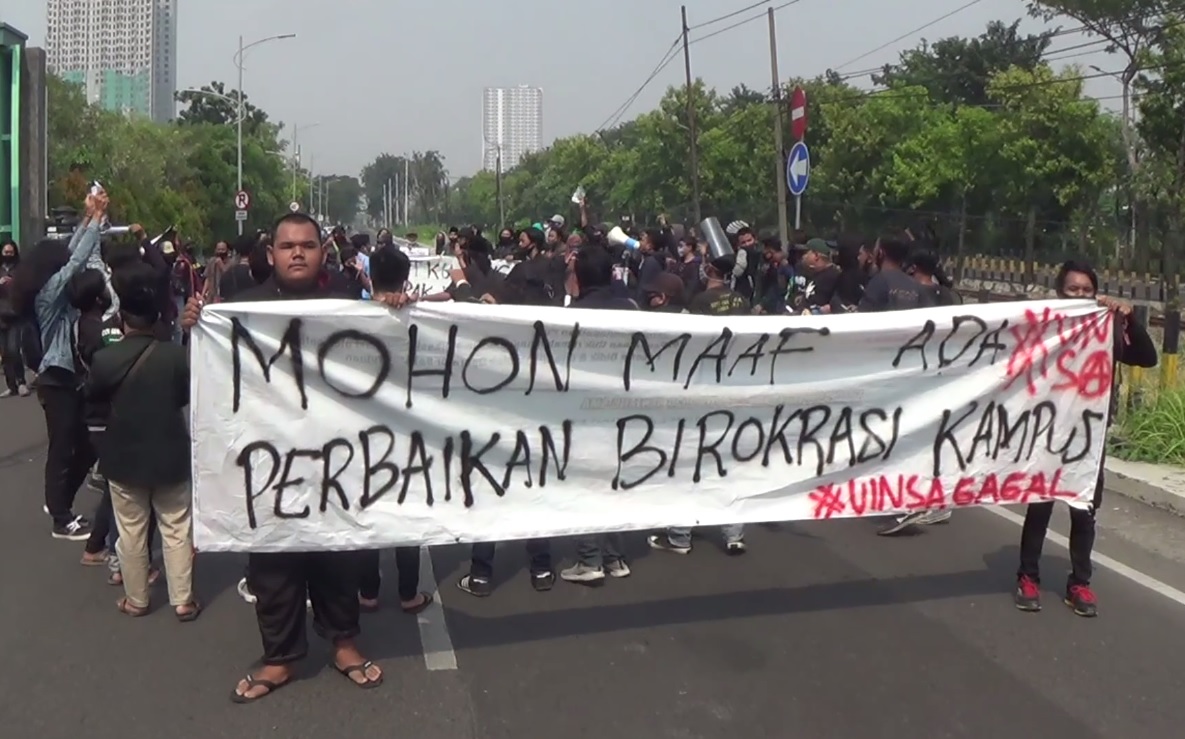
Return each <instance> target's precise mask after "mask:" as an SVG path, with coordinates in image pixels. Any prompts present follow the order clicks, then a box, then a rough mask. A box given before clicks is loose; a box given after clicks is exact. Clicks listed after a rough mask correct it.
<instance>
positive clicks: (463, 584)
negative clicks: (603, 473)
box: [450, 228, 564, 598]
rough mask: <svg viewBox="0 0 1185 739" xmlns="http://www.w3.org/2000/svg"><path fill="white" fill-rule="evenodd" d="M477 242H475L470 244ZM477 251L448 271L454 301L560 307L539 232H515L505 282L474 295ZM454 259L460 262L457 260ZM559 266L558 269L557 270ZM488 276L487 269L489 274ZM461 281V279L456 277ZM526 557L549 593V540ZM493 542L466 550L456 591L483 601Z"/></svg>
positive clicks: (535, 584)
mask: <svg viewBox="0 0 1185 739" xmlns="http://www.w3.org/2000/svg"><path fill="white" fill-rule="evenodd" d="M476 243H478V242H477V241H474V242H473V244H476ZM481 251H482V247H479V248H477V249H476V250H473V248H472V244H471V246H470V249H469V250H466V251H463V252H461V254H462V255H464V260H463V261H462V264H463V265H464V266H463V267H462V269H460V270H454V272H453V284H452V285H450V289H451V290H452V291H453V292H452V295H453V299H454V300H470V299H472V298H474V297H476V296H478V295H480V296H481V299H482V300H483V301H486V300H496V301H497V302H499V303H504V304H507V305H548V306H555V305H560V304H562V301H563V293H564V286H563V280H562V275H563V272H562V271H559V272H558V274H557V268H556V264H557V262H556V257H555V255H553V254H552V253H551V252H550V251H549V250H548V248H547V241H546V238H545V237H544V235H543V232H542V231H540V230H539V229H537V228H528V229H525V230H524V231H523V232H522V233H521V234H519V245H518V247H517V248H516V250H515V257H516V258H517V259H519V260H520V261H519V263H518V264H516V265H515V266H514V269H512V270H511V272H510V274H509V275H507V277H506V279H505V280H501V279H500V278H498V277H497V276H495V275H494V274H489V275H487V277H488V279H487V280H486V281H485V283H484V285H483V286H482V287H481V290H482V292H480V293H479V292H477V290H475V289H474V287H473V286H472V285H468V284H465V283H466V282H467V281H468V275H470V274H471V267H472V266H473V264H472V263H470V262H469V261H468V260H469V259H473V260H475V261H474V263H476V260H478V259H480V256H479V254H478V253H479V252H481ZM458 258H462V257H461V256H458ZM562 268H563V267H562V262H561V263H560V268H559V269H560V270H562ZM491 272H492V270H491ZM458 278H461V279H458ZM526 548H527V557H528V559H529V560H530V568H529V570H530V576H531V587H532V588H534V589H535V590H536V591H539V592H544V591H547V590H551V589H552V587H553V586H554V585H555V572H554V570H553V569H552V564H551V542H550V541H549V540H548V539H528V540H527V542H526ZM495 550H496V544H495V543H494V542H492V541H484V542H478V543H476V544H474V545H473V547H472V549H471V551H470V562H469V572H468V573H467V574H465V575H463V576H462V577H461V579H459V580H458V581H457V588H459V589H460V590H461V591H463V592H465V593H468V594H469V595H473V596H476V597H478V598H485V597H488V596H489V595H490V594H491V593H493V592H494V582H493V578H494V553H495Z"/></svg>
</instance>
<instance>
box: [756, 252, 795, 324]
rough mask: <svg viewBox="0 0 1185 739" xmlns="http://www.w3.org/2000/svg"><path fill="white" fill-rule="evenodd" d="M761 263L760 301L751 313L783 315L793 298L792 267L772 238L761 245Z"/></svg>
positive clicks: (793, 275)
mask: <svg viewBox="0 0 1185 739" xmlns="http://www.w3.org/2000/svg"><path fill="white" fill-rule="evenodd" d="M762 261H763V263H764V265H765V267H764V269H765V273H764V275H763V276H762V278H761V280H760V283H761V286H762V292H761V299H760V300H759V301H758V303H757V305H756V307H754V308H753V312H754V313H765V314H768V315H781V314H784V313H785V312H786V307H787V304H788V303H789V302H790V301H792V300H793V298H794V282H795V269H794V266H793V265H792V264H790V260H789V259H787V258H786V252H784V251H783V250H782V243H781V242H780V241H779V240H778V239H777V238H774V237H771V238H768V239H766V240H765V241H764V242H763V243H762Z"/></svg>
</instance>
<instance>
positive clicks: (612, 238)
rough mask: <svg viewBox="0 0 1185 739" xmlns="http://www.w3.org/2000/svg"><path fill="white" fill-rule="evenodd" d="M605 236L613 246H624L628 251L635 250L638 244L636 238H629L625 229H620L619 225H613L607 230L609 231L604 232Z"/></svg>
mask: <svg viewBox="0 0 1185 739" xmlns="http://www.w3.org/2000/svg"><path fill="white" fill-rule="evenodd" d="M605 238H606V239H608V241H609V243H610V244H612V245H613V246H624V247H625V248H626V249H629V250H630V251H635V250H636V249H637V248H638V247H639V246H640V244H639V243H638V240H637V239H631V238H630V237H629V236H627V235H626V233H625V231H622V230H621V226H614V227H613V228H612V229H610V230H609V233H607V234H605Z"/></svg>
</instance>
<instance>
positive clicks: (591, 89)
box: [0, 0, 1118, 178]
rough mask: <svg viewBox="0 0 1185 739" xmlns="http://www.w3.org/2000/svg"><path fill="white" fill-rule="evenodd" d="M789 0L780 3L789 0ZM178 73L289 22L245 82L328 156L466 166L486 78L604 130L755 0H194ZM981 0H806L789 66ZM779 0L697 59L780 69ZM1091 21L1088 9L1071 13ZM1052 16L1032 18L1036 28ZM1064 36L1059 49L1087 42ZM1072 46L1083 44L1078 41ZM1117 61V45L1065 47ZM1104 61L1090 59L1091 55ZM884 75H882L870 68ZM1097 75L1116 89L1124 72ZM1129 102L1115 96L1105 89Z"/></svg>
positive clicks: (874, 41)
mask: <svg viewBox="0 0 1185 739" xmlns="http://www.w3.org/2000/svg"><path fill="white" fill-rule="evenodd" d="M782 2H783V0H775V2H773V3H771V4H772V5H778V4H781V3H782ZM179 4H180V10H179V19H180V20H179V28H178V47H179V52H178V55H179V58H178V68H179V73H178V87H180V88H186V87H199V86H201V85H203V84H208V83H209V82H210V81H211V80H223V81H225V82H226V83H227V87H228V88H229V87H233V86H234V85H235V83H236V79H235V78H236V70H235V66H234V63H233V57H234V53H235V51H236V49H237V44H238V36H239V34H242V35H243V36H244V37H245V39H246V41H247V43H250V42H251V41H253V40H255V39H259V38H263V37H266V36H270V35H274V34H280V33H296V34H297V35H298V37H297V38H296V39H293V40H289V41H277V42H273V43H269V44H264V45H261V46H259V47H257V48H255V49H253V50H251V51H250V52H249V53H248V55H247V63H246V65H245V68H246V71H245V78H244V84H243V87H244V90H245V91H246V93H247V96H248V98H249V99H250V100H251V101H252V102H254V103H255V104H257V105H259V106H260V107H262V108H263V109H264V110H266V111H267V113H268V114H269V115H270V116H271V117H272V118H273V119H278V120H282V121H284V122H285V123H287V124H288V125H289V126H291V125H292V124H296V125H298V126H305V125H308V124H312V123H319V124H320V125H318V126H316V127H314V128H310V129H308V130H304V131H301V133H300V143H301V145H302V148H303V150H304V153H305V157H304V162H305V164H306V165H307V163H308V161H309V155H310V154H311V155H312V156H313V158H314V160H313V167H314V169H315V170H316V171H317V172H319V173H324V174H329V173H339V174H355V173H357V172H358V171H359V170H360V169H361V168H362V167H363V166H364V165H365V164H366V163H367V162H369V161H370V160H371V159H373V158H374V157H375V156H376V155H377V154H379V153H382V152H384V151H386V152H390V153H392V154H398V153H401V152H404V151H411V150H416V149H421V150H423V149H437V150H439V151H440V152H441V153H442V154H443V155H444V157H445V161H446V164H447V166H448V168H449V171H450V173H451V174H452V175H453V177H454V178H457V177H460V176H464V175H468V174H471V173H472V172H473V171H475V170H476V169H477V168H478V167H480V164H481V93H482V88H483V87H486V86H512V85H518V84H529V85H535V86H540V87H542V88H543V90H544V136H545V139H546V140H547V141H551V140H553V139H555V138H556V137H559V136H566V135H570V134H572V133H576V132H581V131H584V132H589V131H592V130H594V129H595V128H596V127H597V126H598V125H600V124H601V123H602V122H603V121H604V120H605V119H606V118H607V117H608V116H609V115H610V114H611V113H612V112H613V111H614V109H616V108H617V107H618V106H619V105H621V104H622V103H623V102H624V101H625V100H626V99H627V98H628V97H629V96H630V95H631V94H632V93H633V92H634V91H635V90H636V89H637V88H638V86H639V85H640V84H641V83H642V81H643V80H644V79H645V78H646V77H647V76H648V75H649V73H650V71H651V70H652V69H653V68H654V66H655V65H656V64H657V63H658V62H659V61H660V60H661V59H662V57H663V54H664V52H665V51H666V50H667V49H668V47H669V46H670V44H671V42H672V41H674V40H675V38H676V36H677V34H678V33H679V30H680V20H679V6H680V5H681V4H686V5H687V8H688V21H689V24H690V25H691V26H695V25H696V24H699V23H704V22H706V21H709V20H711V19H713V18H716V17H719V16H721V15H724V14H726V13H732V12H734V11H737V10H740V9H742V8H744V7H746V6H749V5H752V4H753V0H584V1H583V2H578V1H577V0H330V1H326V0H179ZM963 4H965V0H800V2H799V3H797V4H795V5H791V6H789V7H787V8H785V9H783V10H780V11H778V13H777V15H776V17H777V22H778V44H779V61H780V72H781V77H782V78H783V79H785V78H788V77H790V76H794V75H801V76H808V77H809V76H813V75H816V74H819V73H821V72H823V71H824V70H826V69H828V68H835V67H838V66H840V65H843V64H844V63H845V62H848V61H849V60H851V59H852V58H854V57H857V56H859V55H861V54H864V53H865V52H868V51H871V50H872V49H875V48H876V47H878V46H880V45H882V44H884V43H886V42H888V41H890V40H892V39H894V38H896V37H898V36H901V35H903V34H906V33H908V32H909V31H911V30H913V29H915V28H917V27H919V26H921V25H922V24H924V23H926V22H928V21H931V20H934V19H936V18H938V17H940V16H942V15H943V14H945V13H948V12H950V11H952V10H954V9H955V8H958V7H959V6H960V5H963ZM764 8H765V6H762V7H761V8H758V9H755V10H751V11H748V12H745V13H742V14H740V15H737V16H736V17H734V18H731V19H728V20H725V21H721V22H719V23H715V24H712V25H710V26H707V27H704V28H702V29H698V30H695V31H693V32H692V39H695V38H700V37H702V36H704V35H706V34H708V33H711V32H714V31H718V30H721V29H724V28H726V27H727V26H729V25H731V24H733V23H736V22H737V21H742V20H745V19H746V18H750V17H753V16H756V15H760V16H761V17H760V20H755V21H754V22H752V23H748V24H745V25H742V26H740V27H738V28H736V29H734V30H731V31H727V32H724V33H721V34H719V35H717V36H714V37H713V38H709V39H705V40H704V41H702V42H701V43H695V44H694V45H693V46H692V73H693V74H695V75H696V76H698V77H702V78H704V80H705V81H706V82H707V83H708V84H710V85H713V86H716V87H720V88H723V89H725V90H727V89H729V88H731V87H732V86H733V85H736V84H739V83H742V82H743V83H746V84H748V85H749V86H750V87H753V88H768V87H769V84H770V67H769V34H768V26H767V25H766V22H765V17H764ZM1022 15H1024V2H1023V0H980V2H978V3H977V4H975V5H973V6H972V7H970V8H968V9H967V10H964V11H961V12H959V13H957V14H956V15H954V16H952V17H950V18H948V19H946V20H944V21H942V22H941V23H938V24H936V25H935V26H933V27H931V28H929V29H927V30H925V31H923V32H921V33H919V34H915V35H912V36H910V37H908V38H907V39H904V40H902V41H900V42H898V43H895V44H893V45H891V46H889V47H888V48H886V49H884V50H882V51H879V52H877V53H875V54H872V55H870V56H868V57H867V58H864V59H862V60H860V61H859V62H856V63H854V64H852V65H850V66H847V67H844V68H843V71H853V70H861V69H867V68H870V67H874V66H877V65H878V64H882V63H885V62H891V61H895V60H896V58H897V53H898V52H899V51H901V50H903V49H907V48H911V47H913V46H915V45H916V44H917V43H918V42H919V41H920V40H921V39H922V38H928V39H930V40H935V39H938V38H943V37H946V36H952V35H962V36H971V35H977V34H979V33H980V32H982V31H983V29H984V27H985V25H986V24H987V22H988V21H990V20H994V19H1001V20H1005V21H1011V20H1014V19H1016V18H1018V17H1021V16H1022ZM0 21H2V22H7V23H8V24H10V25H12V26H15V27H16V28H18V29H21V30H22V31H24V32H25V33H27V34H28V35H29V37H30V42H31V43H32V44H34V45H41V44H43V43H44V40H45V0H3V7H0ZM1059 25H1061V26H1062V27H1064V28H1072V27H1075V26H1076V25H1077V24H1075V23H1074V22H1073V21H1070V20H1067V21H1065V22H1063V23H1061V24H1059ZM1042 27H1043V24H1041V23H1039V22H1036V21H1031V20H1026V21H1025V24H1024V28H1025V29H1026V30H1029V31H1036V30H1040V29H1041V28H1042ZM1083 41H1084V39H1083V37H1081V36H1077V35H1073V36H1063V37H1059V38H1056V39H1054V42H1053V45H1052V49H1055V50H1056V49H1062V48H1066V47H1070V46H1074V45H1076V44H1081V43H1083ZM1067 53H1070V54H1074V53H1080V52H1078V51H1073V50H1072V51H1070V52H1067ZM1071 62H1072V63H1078V64H1083V65H1091V64H1094V65H1098V66H1100V67H1102V68H1103V69H1104V70H1108V71H1110V70H1112V69H1115V68H1116V67H1117V66H1118V62H1117V61H1116V60H1114V59H1108V58H1107V57H1106V55H1103V54H1101V53H1100V54H1095V55H1091V56H1082V57H1078V58H1074V59H1072V60H1069V61H1066V62H1060V63H1071ZM1088 73H1090V72H1089V71H1088ZM682 79H683V64H682V59H681V58H680V59H678V60H676V61H675V63H672V64H670V65H669V66H668V67H667V68H666V69H665V70H664V71H663V73H662V74H661V75H659V76H658V77H657V78H656V79H655V80H654V82H653V83H652V84H651V86H650V87H648V88H647V89H646V91H645V92H644V93H643V94H642V95H641V96H640V97H639V98H638V100H637V102H636V103H635V104H634V105H633V106H632V108H631V109H630V112H629V114H628V115H627V118H629V117H633V116H636V115H638V114H640V113H643V112H645V111H646V110H649V109H650V108H652V107H653V106H654V104H655V103H656V102H657V100H658V99H659V98H660V97H661V96H662V94H663V91H664V90H665V89H666V88H667V87H668V86H669V85H672V84H682ZM858 82H859V83H861V84H864V85H868V84H870V83H869V81H868V79H867V78H866V77H865V78H863V79H862V80H860V81H858ZM1087 84H1088V88H1087V89H1088V92H1089V93H1090V94H1092V95H1096V96H1106V95H1112V94H1115V92H1116V91H1117V89H1118V87H1117V85H1116V84H1114V83H1112V82H1110V81H1109V80H1092V81H1090V82H1088V83H1087ZM1104 104H1105V105H1108V106H1113V105H1114V101H1107V102H1106V103H1104Z"/></svg>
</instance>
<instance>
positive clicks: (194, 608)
mask: <svg viewBox="0 0 1185 739" xmlns="http://www.w3.org/2000/svg"><path fill="white" fill-rule="evenodd" d="M178 608H189V609H190V610H188V611H185V612H184V613H182V612H181V611H178V610H176V609H174V610H173V613H174V614H175V615H176V616H177V620H178V621H180V622H181V623H183V624H187V623H191V622H193V621H197V620H198V616H200V615H202V604H201V603H198V602H197V601H196V600H195V601H190V602H189V603H186V604H185V605H183V606H178Z"/></svg>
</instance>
